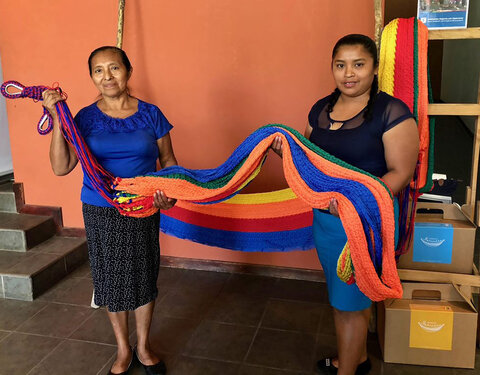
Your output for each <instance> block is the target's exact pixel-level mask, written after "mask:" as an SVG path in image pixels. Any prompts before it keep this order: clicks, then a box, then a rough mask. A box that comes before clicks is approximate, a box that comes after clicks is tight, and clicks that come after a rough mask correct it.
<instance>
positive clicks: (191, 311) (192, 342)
mask: <svg viewBox="0 0 480 375" xmlns="http://www.w3.org/2000/svg"><path fill="white" fill-rule="evenodd" d="M158 285H159V288H160V294H159V297H158V300H157V305H156V309H155V316H154V321H153V327H152V344H153V346H154V348H155V349H156V351H158V353H161V354H162V356H163V357H164V358H165V360H166V363H167V366H168V369H169V372H168V373H169V375H186V374H188V375H197V374H201V375H300V374H302V375H306V374H313V372H312V369H313V367H314V363H315V360H316V359H318V358H320V357H322V356H324V355H330V354H333V353H335V336H334V328H333V319H332V313H331V310H330V307H329V306H328V304H327V303H326V302H327V296H326V289H325V285H324V284H323V283H315V282H305V281H294V280H285V279H276V278H267V277H260V276H252V275H240V274H228V273H216V272H206V271H192V270H182V269H173V268H162V269H161V271H160V276H159V280H158ZM90 298H91V279H90V275H89V269H88V266H87V265H84V266H83V267H81V268H79V269H78V270H77V271H75V272H74V273H73V274H72V275H71V276H69V277H68V278H67V279H65V280H64V281H62V282H61V283H60V284H58V285H57V286H55V287H54V288H52V289H51V290H49V291H48V292H46V293H45V294H44V295H43V296H41V297H40V298H38V299H37V300H35V301H34V302H20V301H12V300H0V374H1V375H17V374H22V375H23V374H28V375H47V374H48V375H57V374H58V375H60V374H62V375H64V374H65V375H77V374H79V375H80V374H81V375H89V374H92V375H96V374H106V373H107V372H108V369H109V368H110V366H111V364H112V362H113V359H114V356H115V350H116V349H115V339H114V336H113V333H112V330H111V328H110V324H109V322H108V319H107V317H106V313H105V310H103V309H98V310H95V309H92V308H90ZM131 337H132V342H133V340H134V339H135V328H134V320H133V319H132V320H131ZM368 344H369V352H370V356H371V358H372V361H373V366H374V368H373V371H372V372H371V373H372V374H373V375H377V374H385V375H400V374H411V375H413V374H415V375H422V374H428V375H433V374H435V375H444V374H445V375H447V374H448V375H469V374H472V375H473V374H480V357H479V355H477V357H478V358H477V359H479V360H478V361H477V362H479V363H478V365H477V370H459V369H447V368H435V367H420V366H404V365H392V364H384V363H383V362H382V361H381V359H380V352H379V347H378V344H377V341H376V338H375V336H374V335H372V336H371V337H370V338H369V342H368ZM131 374H132V375H139V374H143V370H142V369H141V368H140V367H138V366H137V367H135V368H134V369H133V370H132V371H131Z"/></svg>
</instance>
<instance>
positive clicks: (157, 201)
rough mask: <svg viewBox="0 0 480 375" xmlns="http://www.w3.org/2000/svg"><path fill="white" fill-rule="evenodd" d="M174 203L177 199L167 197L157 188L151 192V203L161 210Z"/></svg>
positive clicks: (168, 207)
mask: <svg viewBox="0 0 480 375" xmlns="http://www.w3.org/2000/svg"><path fill="white" fill-rule="evenodd" d="M175 203H177V200H176V199H173V198H168V197H167V196H166V195H165V193H164V192H163V191H160V190H157V191H156V192H155V194H153V204H154V205H155V207H157V208H160V209H161V210H168V209H170V208H172V207H173V206H175Z"/></svg>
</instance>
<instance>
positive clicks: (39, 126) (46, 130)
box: [37, 109, 53, 135]
mask: <svg viewBox="0 0 480 375" xmlns="http://www.w3.org/2000/svg"><path fill="white" fill-rule="evenodd" d="M47 121H48V122H47ZM46 122H47V126H46V127H45V123H46ZM52 129H53V118H52V116H51V115H50V113H48V111H47V110H46V109H44V110H43V116H42V117H40V121H38V124H37V130H38V134H40V135H46V134H48V133H50V132H51V131H52Z"/></svg>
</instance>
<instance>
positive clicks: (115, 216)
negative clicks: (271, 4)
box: [43, 46, 177, 374]
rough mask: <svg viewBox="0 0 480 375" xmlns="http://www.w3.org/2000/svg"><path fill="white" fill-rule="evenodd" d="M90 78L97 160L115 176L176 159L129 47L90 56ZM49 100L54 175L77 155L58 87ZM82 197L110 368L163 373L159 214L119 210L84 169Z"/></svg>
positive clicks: (89, 129) (88, 121)
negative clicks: (157, 324) (107, 325)
mask: <svg viewBox="0 0 480 375" xmlns="http://www.w3.org/2000/svg"><path fill="white" fill-rule="evenodd" d="M88 67H89V70H90V77H91V79H92V81H93V83H94V85H95V86H96V87H97V89H98V90H99V92H100V99H99V100H98V101H97V102H95V103H93V104H91V105H89V106H87V107H85V108H83V109H82V110H81V111H80V112H79V113H78V114H77V115H76V117H75V122H76V124H77V126H78V128H79V129H80V132H81V134H82V136H83V138H84V139H85V142H86V143H87V145H88V147H89V148H90V151H91V152H92V154H93V155H94V156H95V158H96V159H97V161H98V162H99V163H100V164H101V165H102V167H103V168H105V169H106V170H107V171H109V172H111V173H112V174H113V175H114V176H119V177H134V176H137V175H141V174H145V173H149V172H154V171H155V170H156V162H157V160H159V162H160V165H161V166H162V168H163V167H168V166H171V165H176V164H177V160H176V159H175V155H174V153H173V148H172V143H171V140H170V135H169V131H170V130H171V128H172V126H171V125H170V123H169V122H168V120H167V119H166V118H165V116H164V115H163V114H162V112H161V111H160V109H159V108H158V107H156V106H155V105H152V104H148V103H146V102H143V101H142V100H140V99H137V98H135V97H133V96H131V95H130V94H129V91H128V87H127V83H128V80H129V78H130V76H131V75H132V66H131V64H130V61H129V59H128V57H127V55H126V54H125V52H124V51H123V50H121V49H119V48H116V47H109V46H106V47H100V48H97V49H96V50H94V51H93V52H92V53H91V54H90V57H89V59H88ZM43 99H44V100H43V106H44V107H45V108H47V110H48V111H49V112H50V114H51V115H52V117H53V119H54V131H53V136H52V140H51V145H50V162H51V165H52V169H53V171H54V173H55V174H56V175H59V176H63V175H66V174H68V173H70V172H71V171H72V170H73V169H74V168H75V166H76V164H77V162H78V159H77V156H76V154H75V152H74V150H73V148H72V147H70V146H69V145H68V144H67V142H66V141H65V139H64V138H63V136H62V134H61V131H60V128H59V126H60V125H59V124H60V123H59V119H58V115H57V112H56V110H55V103H57V102H58V101H59V100H62V98H61V97H60V95H59V94H58V93H57V92H56V91H53V90H48V91H45V92H44V93H43ZM81 200H82V203H83V216H84V221H85V229H86V233H87V243H88V251H89V259H90V266H91V271H92V278H93V284H94V289H95V303H96V304H97V305H100V306H106V307H107V314H108V317H109V318H110V321H111V323H112V327H113V331H114V333H115V338H116V340H117V345H118V350H117V358H116V360H115V362H114V363H113V366H112V368H111V370H110V374H126V373H127V371H128V370H129V368H130V366H131V363H132V362H133V359H134V358H135V356H136V357H138V360H139V361H140V362H141V363H142V364H143V366H144V368H145V370H146V372H147V374H165V373H166V368H165V364H164V363H163V361H161V360H160V358H159V357H158V356H157V355H156V354H155V353H154V352H153V351H152V350H151V348H150V344H149V331H150V324H151V320H152V313H153V308H154V303H155V298H156V297H157V294H158V290H157V286H156V281H157V276H158V270H159V263H160V249H159V238H158V235H159V220H160V214H159V213H157V214H155V215H152V216H150V217H147V218H141V219H138V218H131V217H124V216H121V215H120V214H119V213H118V212H117V210H116V209H115V208H114V207H112V206H111V205H110V204H109V203H108V202H107V201H106V200H105V199H104V198H103V197H102V196H101V195H100V194H99V193H98V192H97V191H96V190H95V189H94V188H93V186H92V183H91V182H90V180H89V179H88V177H87V175H86V174H85V175H84V180H83V187H82V194H81ZM154 202H155V205H156V206H157V207H159V208H161V209H168V208H171V207H172V206H173V205H174V204H175V201H174V200H173V199H170V198H168V197H166V196H165V194H164V193H163V192H157V193H155V195H154ZM129 311H134V313H135V318H136V332H137V346H136V349H135V350H132V348H131V347H130V344H129V339H128V312H129Z"/></svg>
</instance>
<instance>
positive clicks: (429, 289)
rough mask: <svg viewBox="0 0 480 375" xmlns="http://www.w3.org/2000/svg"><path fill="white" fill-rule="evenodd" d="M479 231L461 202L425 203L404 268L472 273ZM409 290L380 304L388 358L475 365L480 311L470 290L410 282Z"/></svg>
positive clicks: (380, 332)
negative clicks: (478, 312) (465, 212)
mask: <svg viewBox="0 0 480 375" xmlns="http://www.w3.org/2000/svg"><path fill="white" fill-rule="evenodd" d="M475 230H476V227H475V225H474V224H473V223H472V222H470V220H469V219H468V218H467V217H466V216H465V215H464V214H463V212H462V210H461V209H460V207H459V206H457V205H454V204H444V203H423V202H419V203H418V206H417V214H416V218H415V229H414V239H413V241H412V245H411V247H410V249H409V251H408V253H407V254H405V255H403V256H401V257H400V261H399V263H398V268H399V269H409V270H421V271H433V272H440V273H456V274H471V273H472V266H473V255H474V245H475ZM426 279H428V277H427V278H426ZM446 279H448V278H446ZM425 281H428V280H425ZM403 289H404V294H403V298H402V299H398V300H386V301H384V302H382V303H380V304H379V306H378V319H377V322H378V327H377V328H378V329H377V331H378V335H379V341H380V346H381V348H382V352H383V356H384V360H385V362H393V363H408V364H417V365H428V366H445V367H460V368H474V364H475V348H476V334H477V311H476V309H475V307H474V305H473V303H472V300H471V293H470V289H468V288H458V286H457V287H456V286H454V285H453V284H451V283H445V284H435V283H419V282H417V283H415V282H404V283H403ZM465 290H467V291H468V292H466V293H465Z"/></svg>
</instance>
